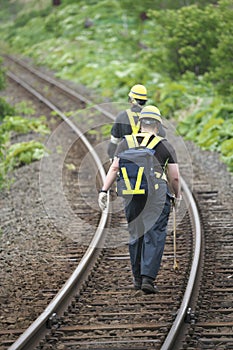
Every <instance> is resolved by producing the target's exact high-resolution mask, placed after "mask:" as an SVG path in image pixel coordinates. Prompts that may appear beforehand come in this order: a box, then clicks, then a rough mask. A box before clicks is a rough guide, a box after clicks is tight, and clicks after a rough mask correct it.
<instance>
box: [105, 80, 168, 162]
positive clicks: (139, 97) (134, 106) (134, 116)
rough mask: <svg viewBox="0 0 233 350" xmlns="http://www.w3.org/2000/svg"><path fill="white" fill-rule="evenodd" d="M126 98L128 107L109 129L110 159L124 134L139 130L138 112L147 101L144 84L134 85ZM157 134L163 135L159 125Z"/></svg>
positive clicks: (163, 132)
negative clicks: (128, 103)
mask: <svg viewBox="0 0 233 350" xmlns="http://www.w3.org/2000/svg"><path fill="white" fill-rule="evenodd" d="M128 100H129V102H130V105H131V106H130V108H129V109H127V110H125V111H122V112H120V113H119V114H118V115H117V117H116V120H115V122H114V125H113V127H112V130H111V140H110V143H109V145H108V155H109V158H110V159H111V160H112V159H113V158H114V154H115V151H116V148H117V145H118V144H119V143H120V141H121V140H122V137H123V136H124V135H130V134H137V133H138V132H139V126H140V123H139V119H138V118H139V114H140V112H141V110H142V108H143V107H144V106H145V104H146V102H147V89H146V88H145V86H144V85H141V84H136V85H134V86H133V87H132V88H131V90H130V92H129V94H128ZM158 135H159V136H162V137H165V131H164V129H163V127H162V125H160V127H159V131H158Z"/></svg>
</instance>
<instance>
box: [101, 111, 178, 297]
mask: <svg viewBox="0 0 233 350" xmlns="http://www.w3.org/2000/svg"><path fill="white" fill-rule="evenodd" d="M139 120H140V127H141V132H140V134H137V135H135V136H136V138H137V141H138V143H139V144H140V143H142V142H144V141H143V140H144V139H145V137H147V138H148V135H149V139H148V140H149V141H148V142H151V141H152V139H153V138H154V137H157V135H158V130H159V128H160V127H161V124H162V119H161V115H160V111H159V110H158V108H157V107H155V106H146V107H144V108H143V109H142V111H141V113H140V116H139ZM144 143H145V142H144ZM127 148H128V145H127V142H126V139H125V138H124V139H123V140H122V141H121V142H120V144H119V145H118V147H117V150H116V152H115V158H114V161H113V163H112V165H111V166H110V168H109V171H108V174H107V176H106V179H105V182H104V184H103V187H102V190H101V191H100V193H99V199H98V201H99V206H100V208H101V210H104V209H105V208H106V203H107V191H108V190H109V189H110V187H111V185H112V184H113V182H114V181H115V179H116V177H117V174H118V172H119V157H118V155H119V154H120V153H121V152H123V151H124V150H126V149H127ZM155 149H156V151H155V153H154V157H155V161H156V169H155V174H156V177H158V184H159V185H158V187H156V188H157V189H156V190H155V191H154V192H153V195H150V196H149V195H133V196H131V199H130V200H129V201H127V200H125V214H126V218H127V222H128V229H129V234H130V240H129V253H130V260H131V267H132V273H133V276H134V287H135V289H142V290H143V291H144V292H145V293H148V294H149V293H156V292H157V288H156V286H155V285H154V281H155V279H156V276H157V274H158V271H159V268H160V264H161V259H162V255H163V251H164V245H165V240H166V234H167V224H168V219H169V214H170V207H171V198H174V201H175V202H176V203H178V202H179V200H180V199H181V194H180V175H179V167H178V164H177V157H176V152H175V150H174V148H173V146H172V145H171V144H170V143H169V142H168V141H167V140H166V139H163V138H161V140H160V142H158V143H157V145H156V146H155ZM158 174H160V175H159V176H158Z"/></svg>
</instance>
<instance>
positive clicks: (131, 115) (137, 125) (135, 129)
mask: <svg viewBox="0 0 233 350" xmlns="http://www.w3.org/2000/svg"><path fill="white" fill-rule="evenodd" d="M126 113H127V115H128V118H129V122H130V125H131V128H132V134H137V132H138V131H139V128H140V122H139V120H138V122H137V123H135V120H134V117H135V116H137V117H138V113H137V112H132V111H131V109H127V110H126Z"/></svg>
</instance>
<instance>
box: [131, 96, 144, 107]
mask: <svg viewBox="0 0 233 350" xmlns="http://www.w3.org/2000/svg"><path fill="white" fill-rule="evenodd" d="M129 99H130V102H131V103H132V104H133V105H134V106H138V107H140V109H142V107H143V106H141V105H140V104H139V103H138V102H137V100H136V99H135V98H132V97H129Z"/></svg>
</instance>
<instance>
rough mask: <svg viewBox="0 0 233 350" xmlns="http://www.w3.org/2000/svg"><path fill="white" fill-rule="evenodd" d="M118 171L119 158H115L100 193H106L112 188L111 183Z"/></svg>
mask: <svg viewBox="0 0 233 350" xmlns="http://www.w3.org/2000/svg"><path fill="white" fill-rule="evenodd" d="M118 170H119V158H117V157H115V158H114V161H113V163H112V165H111V166H110V168H109V170H108V173H107V176H106V178H105V181H104V184H103V187H102V191H108V190H109V189H110V187H111V186H112V184H113V182H114V181H115V180H116V177H117V173H118Z"/></svg>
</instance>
